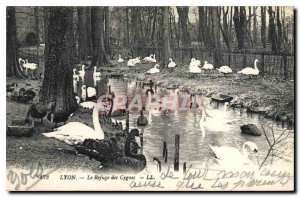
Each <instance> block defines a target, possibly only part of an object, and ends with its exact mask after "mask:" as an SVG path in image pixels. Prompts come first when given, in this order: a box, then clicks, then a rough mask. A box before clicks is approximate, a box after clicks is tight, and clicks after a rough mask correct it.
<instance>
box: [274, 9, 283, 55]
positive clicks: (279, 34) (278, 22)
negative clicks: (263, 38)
mask: <svg viewBox="0 0 300 197" xmlns="http://www.w3.org/2000/svg"><path fill="white" fill-rule="evenodd" d="M276 11H277V12H276V13H277V14H276V24H277V32H278V37H277V44H278V50H280V49H281V46H282V42H283V36H282V25H281V18H280V7H276Z"/></svg>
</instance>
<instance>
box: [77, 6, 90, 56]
mask: <svg viewBox="0 0 300 197" xmlns="http://www.w3.org/2000/svg"><path fill="white" fill-rule="evenodd" d="M77 12H78V32H79V38H78V53H79V60H80V61H86V60H88V55H89V49H88V31H87V30H88V28H87V23H88V21H87V18H88V17H87V7H78V8H77Z"/></svg>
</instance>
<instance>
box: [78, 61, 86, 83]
mask: <svg viewBox="0 0 300 197" xmlns="http://www.w3.org/2000/svg"><path fill="white" fill-rule="evenodd" d="M84 67H85V65H84V64H82V66H81V70H80V71H78V73H79V77H80V78H81V79H82V80H84V75H85V70H84Z"/></svg>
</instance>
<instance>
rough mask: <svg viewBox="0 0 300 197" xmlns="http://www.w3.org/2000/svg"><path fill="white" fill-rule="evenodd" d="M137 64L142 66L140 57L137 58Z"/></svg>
mask: <svg viewBox="0 0 300 197" xmlns="http://www.w3.org/2000/svg"><path fill="white" fill-rule="evenodd" d="M135 63H136V64H140V63H141V60H140V56H139V57H136V58H135Z"/></svg>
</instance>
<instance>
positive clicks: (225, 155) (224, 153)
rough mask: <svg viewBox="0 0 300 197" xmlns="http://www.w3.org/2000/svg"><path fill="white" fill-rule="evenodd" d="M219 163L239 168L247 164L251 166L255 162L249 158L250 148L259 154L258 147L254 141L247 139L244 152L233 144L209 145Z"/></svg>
mask: <svg viewBox="0 0 300 197" xmlns="http://www.w3.org/2000/svg"><path fill="white" fill-rule="evenodd" d="M209 147H210V148H211V150H212V151H213V153H214V154H215V157H216V159H217V161H218V163H219V164H220V165H221V166H222V167H225V168H226V167H229V168H237V167H239V168H240V167H245V165H247V166H250V165H253V163H252V162H251V161H250V159H249V153H248V150H250V151H251V152H253V153H254V154H255V155H256V154H257V151H258V147H257V145H256V144H255V143H254V142H251V141H247V142H245V143H244V144H243V148H242V153H241V152H240V151H239V150H238V149H237V148H234V147H231V146H220V147H219V146H213V145H209ZM233 161H234V162H233Z"/></svg>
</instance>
